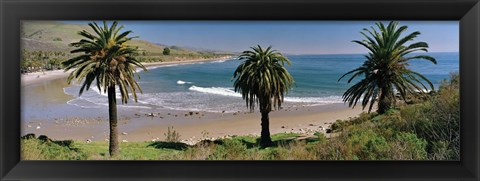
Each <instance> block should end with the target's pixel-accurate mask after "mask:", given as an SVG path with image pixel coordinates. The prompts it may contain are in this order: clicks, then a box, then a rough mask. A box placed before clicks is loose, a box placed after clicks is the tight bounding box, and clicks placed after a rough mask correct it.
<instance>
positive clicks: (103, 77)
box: [63, 21, 146, 156]
mask: <svg viewBox="0 0 480 181" xmlns="http://www.w3.org/2000/svg"><path fill="white" fill-rule="evenodd" d="M88 25H89V26H90V27H91V28H92V29H93V31H94V32H95V33H94V34H91V33H89V32H87V31H86V30H83V31H80V32H78V34H79V35H81V36H82V37H83V38H84V39H81V40H80V41H78V42H75V43H71V44H70V45H71V46H73V47H76V49H75V50H72V51H71V52H70V53H72V54H73V53H81V54H80V55H78V56H76V57H74V58H71V59H69V60H67V61H65V62H63V65H64V66H65V71H68V70H70V69H73V68H75V70H74V71H72V73H71V74H70V76H68V79H67V82H68V84H70V83H71V82H72V80H74V79H75V80H76V81H77V82H82V80H84V81H83V82H82V86H81V88H80V92H79V95H82V93H83V91H84V90H85V89H86V90H88V89H89V88H90V85H91V84H92V83H93V81H94V80H95V82H96V85H97V88H98V90H100V91H103V92H104V93H105V92H107V93H108V108H109V109H108V111H109V123H110V139H109V141H110V144H109V153H110V156H115V155H117V154H118V152H119V151H118V127H117V99H116V91H115V86H118V88H119V90H120V93H121V99H122V103H123V104H126V103H127V102H128V99H129V92H130V93H131V94H132V95H133V97H134V99H135V101H137V94H136V91H137V90H138V91H139V92H140V93H141V92H142V90H141V88H140V86H139V85H138V83H137V82H136V81H135V76H134V73H136V69H135V66H137V67H140V68H142V69H143V70H146V69H145V67H144V66H143V65H142V64H141V63H140V62H139V61H137V60H136V59H135V58H134V57H133V56H132V55H134V54H135V53H136V52H137V47H131V46H129V45H127V42H128V41H130V40H132V39H133V38H137V37H128V35H129V34H130V33H132V31H125V32H122V33H120V30H121V29H122V28H123V26H120V27H117V25H118V23H117V22H116V21H115V22H113V24H112V25H111V26H110V27H108V26H107V23H106V22H105V21H104V22H103V27H100V26H98V25H97V23H89V24H88ZM75 55H77V54H75ZM137 76H138V74H137ZM138 78H140V77H139V76H138Z"/></svg>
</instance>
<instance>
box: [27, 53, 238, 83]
mask: <svg viewBox="0 0 480 181" xmlns="http://www.w3.org/2000/svg"><path fill="white" fill-rule="evenodd" d="M231 58H233V56H223V57H217V58H206V59H190V60H178V61H170V62H148V63H142V64H143V65H144V66H145V67H146V68H147V69H148V68H154V67H158V66H165V65H181V64H191V63H200V62H211V61H218V60H228V59H231ZM72 71H73V70H69V71H67V72H65V71H64V70H49V71H42V72H33V73H27V74H21V77H20V81H21V87H26V86H30V85H35V84H39V83H42V82H45V81H51V80H55V79H61V78H66V77H68V75H69V74H70V73H71V72H72Z"/></svg>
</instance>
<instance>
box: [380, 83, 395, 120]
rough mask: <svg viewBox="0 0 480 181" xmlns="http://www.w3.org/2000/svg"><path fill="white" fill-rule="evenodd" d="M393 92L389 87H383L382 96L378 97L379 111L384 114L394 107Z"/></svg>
mask: <svg viewBox="0 0 480 181" xmlns="http://www.w3.org/2000/svg"><path fill="white" fill-rule="evenodd" d="M390 94H391V92H390V91H389V90H388V88H385V87H384V88H382V92H381V94H380V98H379V99H378V113H379V114H383V113H385V112H387V111H388V110H389V109H390V108H391V107H392V100H391V99H392V98H391V96H390Z"/></svg>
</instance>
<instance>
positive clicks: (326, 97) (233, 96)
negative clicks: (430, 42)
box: [64, 52, 459, 112]
mask: <svg viewBox="0 0 480 181" xmlns="http://www.w3.org/2000/svg"><path fill="white" fill-rule="evenodd" d="M427 54H428V55H430V56H433V57H434V58H436V59H437V62H438V64H436V65H435V64H433V63H431V62H429V61H426V60H412V61H410V62H411V63H410V68H411V69H412V70H414V71H417V72H419V73H422V74H423V75H425V76H426V77H427V78H428V79H429V80H430V81H431V82H432V83H433V84H434V86H435V89H438V87H439V85H440V82H441V81H442V80H444V79H448V78H449V76H450V73H452V72H458V71H459V53H458V52H455V53H427ZM287 57H288V58H289V59H290V60H291V61H292V64H291V65H290V66H287V67H286V68H287V70H288V71H289V72H290V74H291V75H292V76H293V77H294V79H295V85H294V86H293V87H292V89H291V90H290V91H289V92H288V94H287V96H286V98H285V102H284V104H283V106H288V107H295V106H312V105H325V104H333V103H342V98H341V96H342V94H343V93H344V91H345V90H347V89H348V87H349V86H351V85H353V84H354V83H350V84H347V82H346V81H347V80H348V77H347V78H346V79H345V78H344V79H342V80H341V81H340V82H338V81H337V80H338V78H340V76H342V75H343V74H344V73H346V72H348V71H350V70H353V69H354V68H357V67H359V66H360V65H362V63H363V62H364V60H365V58H364V57H363V55H361V54H335V55H333V54H332V55H287ZM240 63H241V61H239V60H237V59H230V60H218V61H212V62H200V63H192V64H179V65H167V66H159V67H152V68H149V71H148V72H143V71H142V72H139V74H140V77H141V78H140V79H139V80H138V83H139V84H140V86H141V87H142V89H143V94H139V99H138V103H135V102H134V101H133V100H131V101H129V103H128V104H125V105H121V104H120V105H119V107H121V108H125V109H128V108H137V109H147V110H152V109H173V110H186V111H187V110H188V111H208V112H223V111H225V112H236V111H247V110H248V109H247V108H246V106H245V101H244V100H242V97H241V95H240V94H239V93H236V92H234V91H233V81H232V78H233V72H234V70H235V69H236V67H237V66H238V65H239V64H240ZM92 87H93V86H92ZM79 88H80V86H78V85H73V86H69V87H65V88H64V92H65V93H66V94H69V95H72V96H74V98H73V99H71V100H69V101H68V102H67V104H70V105H74V106H80V107H82V108H103V107H106V106H108V101H107V95H106V94H104V93H100V92H99V91H98V90H97V89H96V87H93V88H91V90H89V91H86V92H84V93H83V95H82V96H81V97H78V91H79ZM117 92H118V91H117ZM118 96H119V93H117V97H118ZM118 102H120V101H118Z"/></svg>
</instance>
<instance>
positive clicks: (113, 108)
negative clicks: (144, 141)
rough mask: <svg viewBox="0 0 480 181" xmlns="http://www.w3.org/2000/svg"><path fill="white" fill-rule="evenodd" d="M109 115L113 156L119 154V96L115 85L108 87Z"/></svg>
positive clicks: (111, 152)
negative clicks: (117, 96)
mask: <svg viewBox="0 0 480 181" xmlns="http://www.w3.org/2000/svg"><path fill="white" fill-rule="evenodd" d="M108 116H109V121H110V140H109V141H110V144H109V149H108V151H109V153H110V156H111V157H114V156H116V155H118V127H117V98H116V93H115V86H111V87H108Z"/></svg>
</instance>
